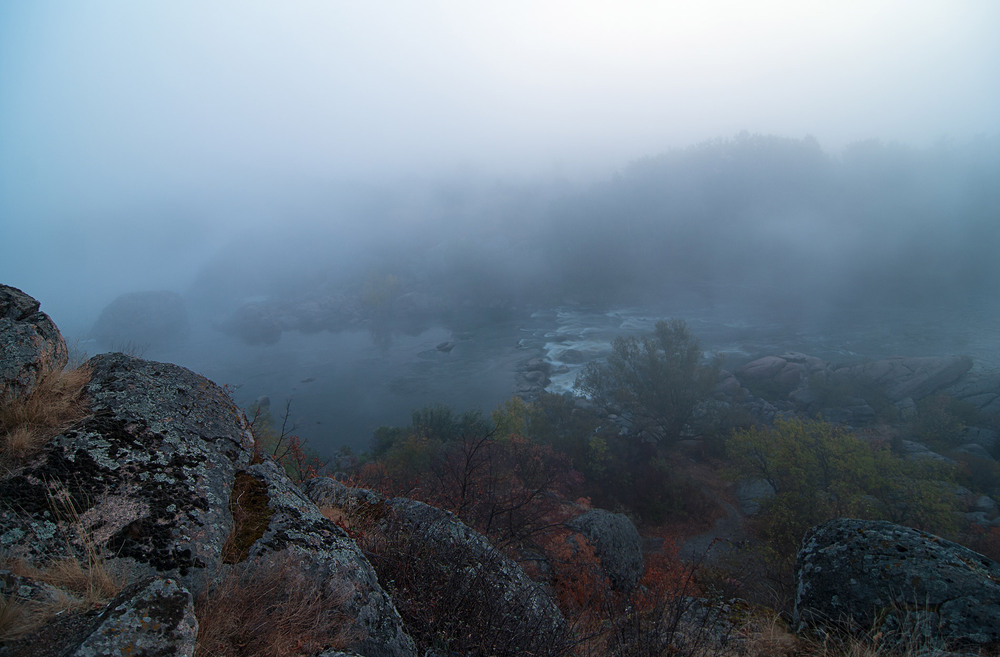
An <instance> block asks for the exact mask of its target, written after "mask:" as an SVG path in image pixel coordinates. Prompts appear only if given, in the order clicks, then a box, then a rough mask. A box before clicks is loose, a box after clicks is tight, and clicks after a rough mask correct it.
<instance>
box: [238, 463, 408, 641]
mask: <svg viewBox="0 0 1000 657" xmlns="http://www.w3.org/2000/svg"><path fill="white" fill-rule="evenodd" d="M244 474H245V475H249V476H250V477H253V478H254V479H255V480H256V481H258V482H260V491H261V493H262V494H263V495H264V496H266V503H267V507H268V510H269V513H270V516H269V519H268V521H267V526H266V528H265V529H264V531H263V533H262V535H261V536H260V538H258V539H257V540H256V541H254V542H253V543H252V544H251V545H250V546H247V549H246V552H247V553H246V556H245V557H244V560H246V561H247V562H248V563H253V562H259V563H264V562H266V561H267V560H270V559H276V558H282V557H284V558H290V561H292V562H294V563H296V564H297V566H296V568H297V569H298V570H299V571H301V572H302V573H303V574H305V575H306V576H307V577H308V578H309V579H310V580H311V581H319V582H323V586H324V591H323V593H324V595H325V596H326V597H328V598H329V599H330V600H337V599H338V598H342V597H344V592H345V591H346V592H348V594H349V595H347V597H346V598H345V599H344V601H343V602H342V603H338V604H339V605H340V606H341V608H342V610H343V611H344V613H345V615H346V616H347V617H349V618H352V619H355V622H356V623H357V624H358V629H360V630H361V635H362V637H363V638H361V639H359V640H358V641H357V643H356V645H353V646H351V647H350V649H351V650H352V651H354V652H357V653H358V654H360V655H363V656H364V657H410V656H412V655H414V654H415V648H414V645H413V640H412V639H411V638H410V637H409V636H408V635H407V634H406V632H405V630H404V629H403V622H402V619H401V618H400V617H399V614H398V613H397V611H396V609H395V607H394V606H393V603H392V600H390V599H389V596H388V595H386V593H385V591H383V589H382V587H381V586H380V585H379V581H378V577H377V576H376V574H375V571H374V570H373V569H372V566H371V564H370V563H369V562H368V560H367V559H366V558H365V556H364V555H363V554H362V553H361V551H360V550H359V549H358V546H357V545H355V543H354V541H353V540H351V539H350V538H349V537H348V536H347V534H346V533H344V531H343V530H342V529H340V528H339V527H337V526H336V525H335V524H334V523H332V522H331V521H330V520H328V519H327V518H325V517H324V516H323V515H322V514H321V513H320V511H319V509H318V508H317V505H316V504H314V503H313V502H312V501H310V500H309V498H307V497H306V495H305V494H303V492H302V491H301V490H299V489H298V488H297V487H295V485H294V484H292V482H291V481H290V480H289V479H288V477H287V476H285V473H284V471H282V469H281V467H280V466H279V465H277V464H276V463H275V462H274V461H271V460H266V461H264V462H263V463H258V464H256V465H253V466H250V467H249V468H247V469H246V470H245V471H244ZM323 480H326V481H331V482H332V481H333V480H332V479H328V478H318V479H316V480H314V481H323Z"/></svg>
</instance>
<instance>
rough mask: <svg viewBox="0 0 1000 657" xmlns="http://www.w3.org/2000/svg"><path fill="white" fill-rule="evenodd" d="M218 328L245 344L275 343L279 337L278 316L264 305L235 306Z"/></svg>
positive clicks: (280, 326)
mask: <svg viewBox="0 0 1000 657" xmlns="http://www.w3.org/2000/svg"><path fill="white" fill-rule="evenodd" d="M219 328H220V329H221V330H222V331H223V332H224V333H226V334H228V335H235V336H236V337H238V338H240V339H241V340H243V341H244V342H246V343H247V344H265V345H268V344H275V343H277V342H278V340H280V339H281V333H282V330H283V329H284V327H283V326H282V323H281V319H280V316H279V315H277V314H275V313H274V312H273V311H272V309H271V308H270V307H268V306H266V305H263V304H258V303H246V304H243V305H242V306H240V307H239V308H237V309H236V310H235V311H234V312H233V314H232V315H231V316H230V317H229V318H228V319H227V320H226V321H225V322H223V323H222V324H221V325H220V326H219Z"/></svg>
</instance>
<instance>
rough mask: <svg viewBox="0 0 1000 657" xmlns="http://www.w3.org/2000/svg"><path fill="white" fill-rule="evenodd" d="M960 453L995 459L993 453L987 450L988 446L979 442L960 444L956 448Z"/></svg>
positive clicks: (985, 459) (984, 458) (984, 459)
mask: <svg viewBox="0 0 1000 657" xmlns="http://www.w3.org/2000/svg"><path fill="white" fill-rule="evenodd" d="M954 451H955V452H956V453H958V454H968V455H969V456H972V457H974V458H977V459H981V460H983V461H995V460H996V459H994V458H993V455H992V454H990V453H989V452H988V451H986V448H985V447H983V446H982V445H979V444H977V443H966V444H965V445H959V446H958V447H956V448H955V450H954Z"/></svg>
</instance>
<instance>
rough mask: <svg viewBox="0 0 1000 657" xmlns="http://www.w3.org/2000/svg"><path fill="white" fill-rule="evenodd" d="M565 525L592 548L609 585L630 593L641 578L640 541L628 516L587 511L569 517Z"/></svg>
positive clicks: (592, 510) (593, 510) (608, 512)
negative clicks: (581, 536) (581, 535)
mask: <svg viewBox="0 0 1000 657" xmlns="http://www.w3.org/2000/svg"><path fill="white" fill-rule="evenodd" d="M569 526H570V528H571V529H573V530H574V531H577V532H579V533H580V534H583V536H585V537H586V539H587V541H588V542H589V543H590V544H591V545H593V546H594V552H595V553H596V554H597V557H598V559H600V560H601V568H602V569H603V570H604V573H605V574H606V575H607V576H608V580H609V581H610V582H611V585H612V586H614V587H615V588H616V589H618V590H620V591H630V590H632V589H633V588H634V587H635V585H636V584H637V583H638V582H639V578H640V577H642V538H640V536H639V530H638V529H636V527H635V524H634V523H633V522H632V520H630V519H629V517H628V516H626V515H624V514H621V513H612V512H610V511H605V510H604V509H591V510H590V511H587V512H586V513H582V514H580V515H578V516H577V517H575V518H573V519H572V520H571V521H570V522H569Z"/></svg>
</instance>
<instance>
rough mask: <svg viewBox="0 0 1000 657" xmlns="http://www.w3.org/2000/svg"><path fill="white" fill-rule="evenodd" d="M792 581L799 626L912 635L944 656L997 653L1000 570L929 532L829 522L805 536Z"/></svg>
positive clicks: (858, 522) (876, 524)
mask: <svg viewBox="0 0 1000 657" xmlns="http://www.w3.org/2000/svg"><path fill="white" fill-rule="evenodd" d="M796 581H797V585H796V595H795V612H794V615H795V619H796V623H797V624H798V625H799V626H800V628H805V627H807V626H814V627H817V626H818V627H829V626H836V627H840V628H844V629H847V630H849V631H855V632H879V633H882V634H883V636H886V637H891V636H895V637H898V638H900V640H902V639H907V640H912V638H913V637H917V638H919V639H921V640H923V641H924V642H926V643H927V644H928V646H930V647H933V648H940V647H943V648H945V649H949V650H956V649H969V648H972V649H975V650H984V651H996V650H997V649H1000V564H998V563H997V562H995V561H992V560H990V559H988V558H987V557H985V556H983V555H981V554H978V553H976V552H973V551H972V550H969V549H968V548H965V547H962V546H961V545H958V544H956V543H952V542H950V541H946V540H944V539H941V538H939V537H937V536H934V535H932V534H928V533H926V532H922V531H918V530H916V529H909V528H907V527H901V526H899V525H894V524H892V523H889V522H881V521H867V520H854V519H848V518H840V519H837V520H832V521H830V522H828V523H825V524H823V525H820V526H818V527H815V528H813V529H812V530H811V531H810V532H809V533H808V534H807V535H806V537H805V540H804V541H803V543H802V547H801V549H800V550H799V554H798V562H797V565H796ZM989 654H995V652H990V653H989Z"/></svg>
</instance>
